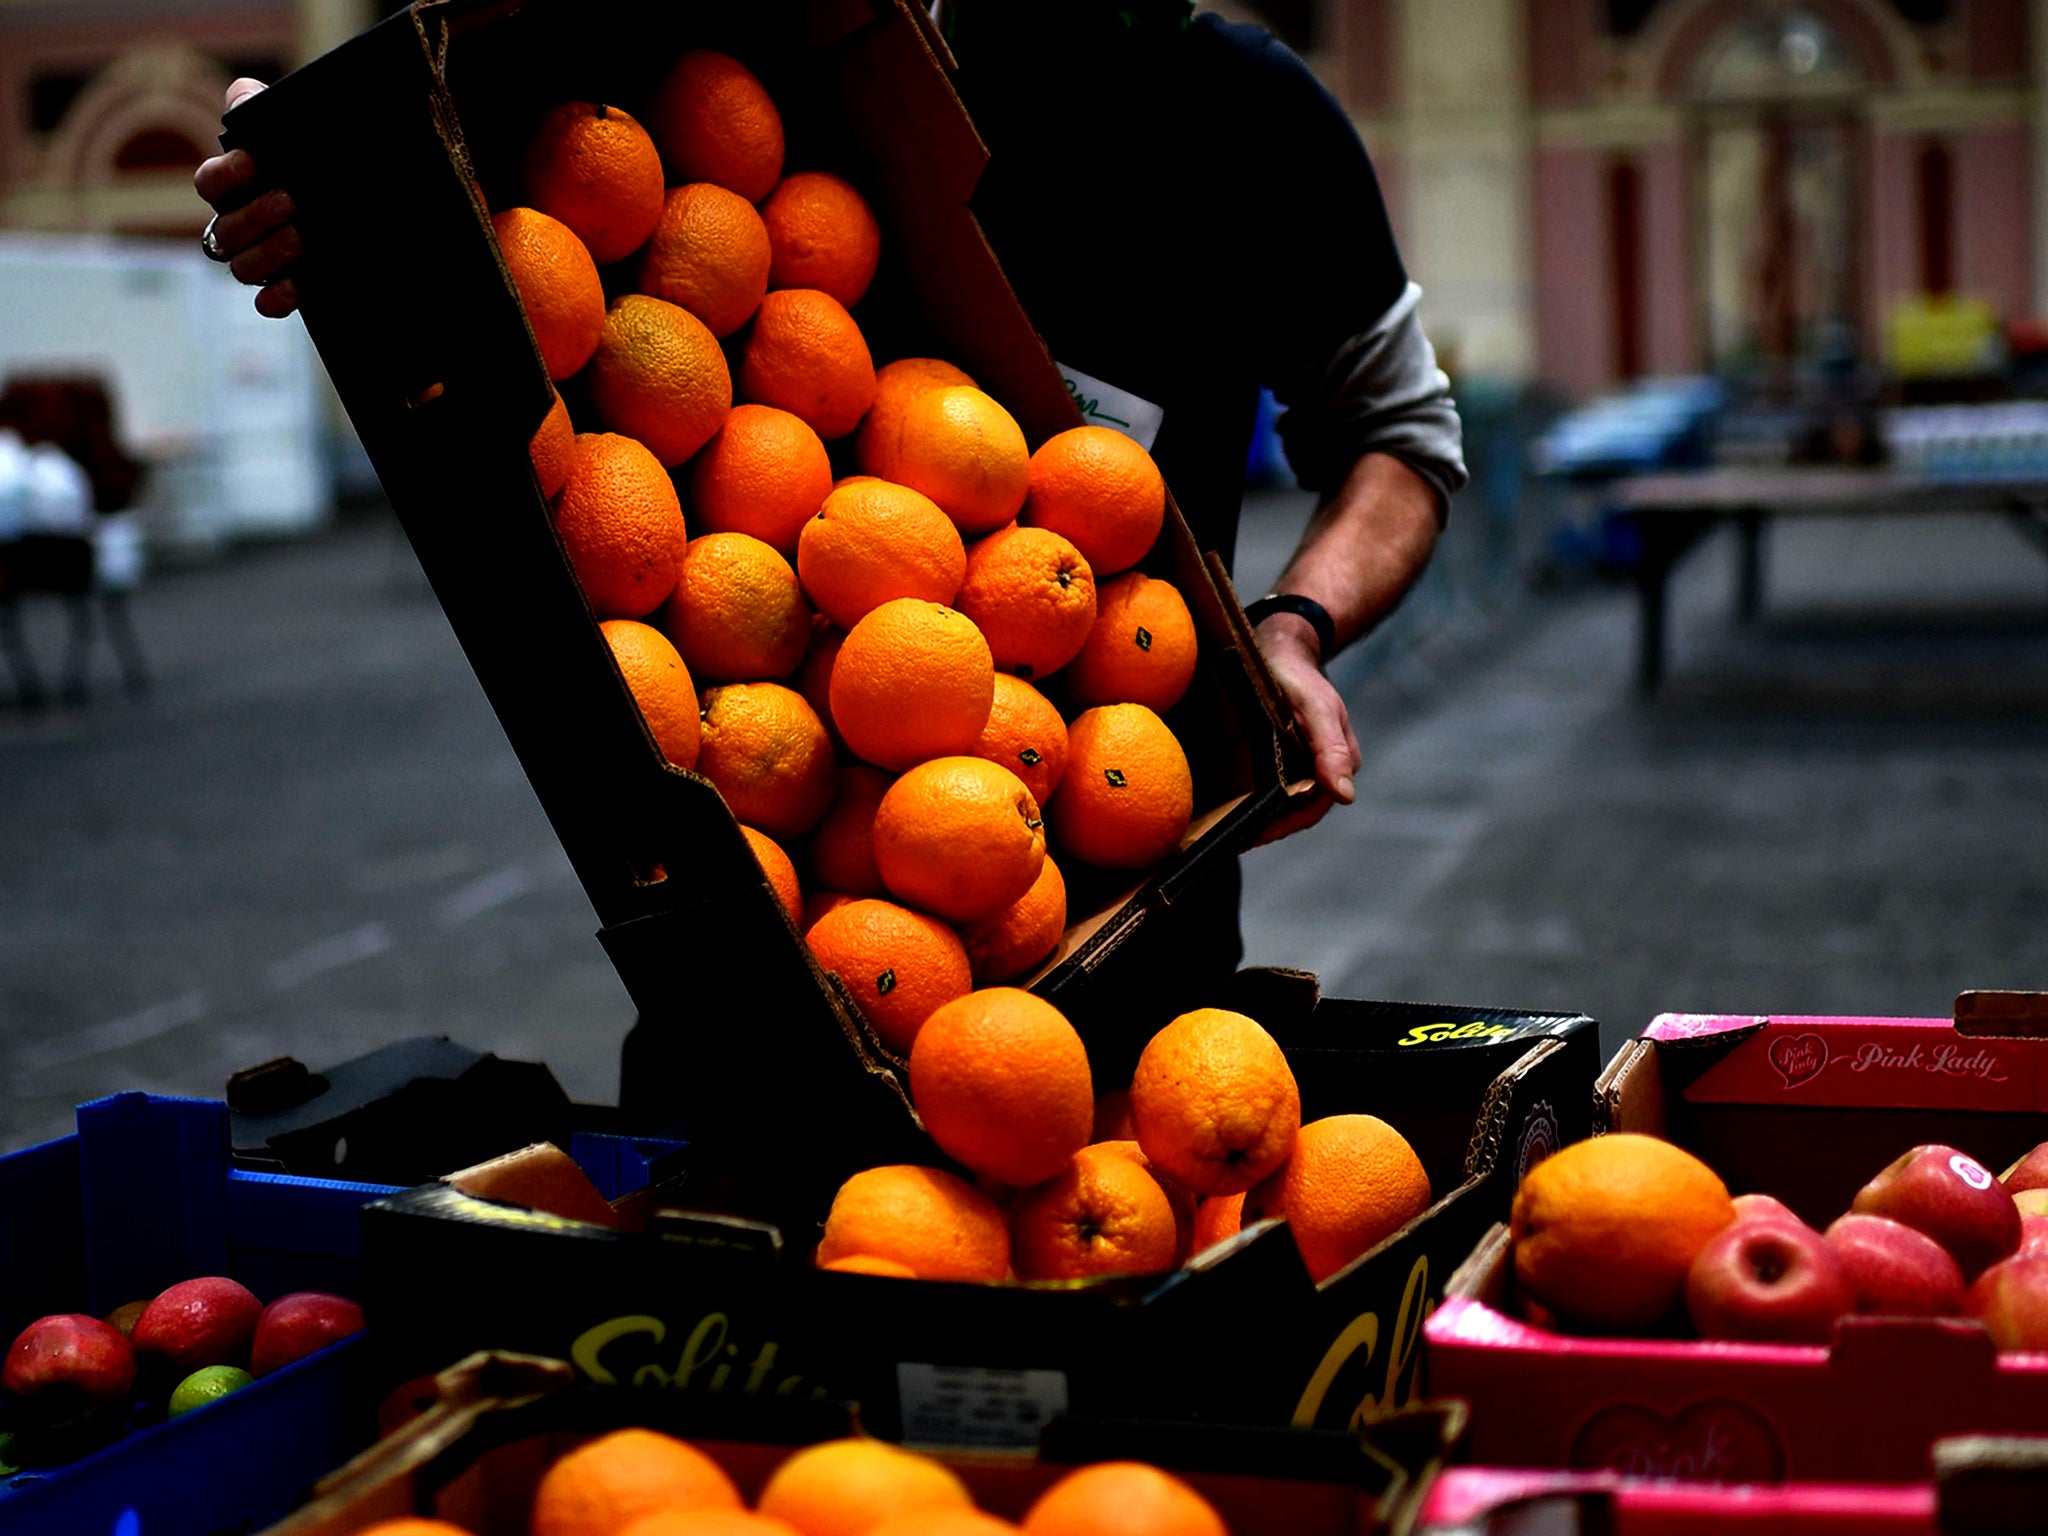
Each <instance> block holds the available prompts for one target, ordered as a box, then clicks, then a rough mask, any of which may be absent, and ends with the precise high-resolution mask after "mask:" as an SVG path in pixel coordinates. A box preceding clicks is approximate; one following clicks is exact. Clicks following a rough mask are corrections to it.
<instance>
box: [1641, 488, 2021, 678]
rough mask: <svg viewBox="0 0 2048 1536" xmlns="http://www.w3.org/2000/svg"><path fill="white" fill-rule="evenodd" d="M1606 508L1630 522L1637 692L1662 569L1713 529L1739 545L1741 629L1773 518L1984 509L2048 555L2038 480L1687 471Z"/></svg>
mask: <svg viewBox="0 0 2048 1536" xmlns="http://www.w3.org/2000/svg"><path fill="white" fill-rule="evenodd" d="M1608 508H1609V512H1610V515H1612V516H1614V517H1617V518H1620V519H1623V520H1625V521H1626V522H1628V523H1629V524H1630V525H1631V526H1633V528H1634V529H1635V531H1636V534H1637V537H1638V539H1639V540H1640V544H1641V555H1640V558H1639V559H1638V560H1637V562H1636V590H1637V596H1638V599H1639V613H1640V616H1641V626H1640V631H1639V636H1638V641H1637V649H1636V683H1637V686H1638V687H1639V688H1640V689H1641V690H1642V692H1643V693H1645V694H1653V693H1655V692H1656V691H1657V687H1658V685H1659V684H1660V683H1661V682H1662V681H1663V679H1664V655H1665V628H1666V616H1665V614H1666V590H1667V588H1668V586H1669V584H1670V579H1671V572H1672V570H1673V569H1674V568H1675V567H1676V566H1677V565H1678V563H1679V561H1681V560H1682V559H1684V557H1685V556H1686V554H1687V553H1688V552H1690V551H1691V550H1692V549H1694V548H1695V547H1696V546H1697V545H1698V544H1699V543H1700V541H1701V540H1702V539H1704V538H1705V537H1706V536H1707V535H1708V534H1709V533H1711V532H1712V531H1713V530H1714V528H1715V526H1716V525H1717V524H1719V523H1724V522H1726V523H1733V524H1734V525H1735V528H1736V531H1737V534H1738V537H1739V538H1740V540H1741V547H1740V561H1739V564H1738V566H1737V578H1736V588H1735V612H1736V619H1737V622H1739V623H1744V624H1747V623H1752V622H1754V620H1755V619H1756V616H1757V614H1758V612H1759V611H1760V610H1761V609H1762V607H1763V542H1764V530H1765V527H1766V525H1768V524H1769V522H1770V521H1771V520H1772V519H1773V518H1779V517H1878V516H1883V515H1885V514H1887V513H1901V512H1907V513H1928V512H1969V513H1978V514H1982V513H1986V512H1989V513H1995V514H1998V515H2001V516H2005V517H2008V518H2010V519H2012V521H2013V522H2014V524H2015V526H2017V527H2018V528H2019V529H2020V530H2021V531H2022V532H2023V533H2025V534H2026V536H2027V537H2028V538H2029V539H2030V540H2031V541H2032V542H2033V543H2034V544H2035V545H2037V546H2038V547H2039V548H2040V549H2041V551H2042V553H2043V555H2044V556H2048V480H2031V479H2030V480H1998V481H1989V480H1933V479H1926V478H1923V477H1919V476H1914V475H1908V474H1901V473H1898V472H1896V471H1892V470H1887V469H1848V468H1832V467H1818V466H1816V467H1804V466H1801V467H1789V466H1788V467H1784V468H1776V467H1765V468H1730V469H1709V470H1691V471H1679V472H1673V473H1668V474H1649V475H1634V476H1630V477H1628V478H1626V479H1622V480H1618V481H1616V482H1615V483H1614V485H1613V486H1612V488H1611V490H1610V492H1609V498H1608Z"/></svg>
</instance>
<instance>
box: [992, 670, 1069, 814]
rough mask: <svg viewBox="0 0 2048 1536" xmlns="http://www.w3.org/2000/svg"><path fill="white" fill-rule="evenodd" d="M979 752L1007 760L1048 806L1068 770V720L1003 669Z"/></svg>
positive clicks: (995, 760) (1033, 795)
mask: <svg viewBox="0 0 2048 1536" xmlns="http://www.w3.org/2000/svg"><path fill="white" fill-rule="evenodd" d="M974 755H975V756H976V757H985V758H987V759H988V760H989V761H990V762H992V763H1001V764H1002V765H1003V766H1004V767H1005V768H1007V769H1009V770H1010V772H1012V773H1014V774H1016V775H1017V777H1018V778H1020V779H1022V780H1023V781H1024V787H1025V788H1026V789H1028V790H1030V791H1031V798H1032V799H1034V800H1036V801H1037V802H1038V803H1039V804H1040V805H1041V806H1042V805H1045V804H1047V803H1048V802H1049V801H1050V800H1051V799H1052V792H1053V791H1054V790H1056V789H1058V788H1059V787H1060V778H1061V776H1062V775H1064V774H1065V773H1066V771H1067V722H1066V721H1064V720H1062V719H1061V718H1060V712H1059V711H1058V710H1057V709H1055V708H1053V705H1052V701H1051V700H1050V699H1048V698H1047V697H1046V696H1045V695H1044V694H1042V693H1040V692H1039V691H1038V690H1037V689H1036V688H1034V687H1032V686H1031V685H1030V684H1029V683H1027V682H1025V681H1024V679H1023V678H1021V677H1012V676H1010V674H1009V673H1007V672H998V673H997V674H996V680H995V697H994V698H993V699H992V700H991V701H990V703H989V710H988V724H986V725H984V726H983V727H982V728H981V735H980V737H979V738H977V739H976V741H975V743H974Z"/></svg>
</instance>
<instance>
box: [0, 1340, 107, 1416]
mask: <svg viewBox="0 0 2048 1536" xmlns="http://www.w3.org/2000/svg"><path fill="white" fill-rule="evenodd" d="M134 1390H135V1350H134V1348H133V1347H132V1346H131V1345H130V1344H129V1342H128V1341H127V1340H126V1339H125V1338H123V1337H122V1336H121V1330H120V1329H118V1328H115V1327H112V1326H110V1325H109V1324H106V1323H103V1322H101V1321H100V1320H99V1319H98V1318H96V1317H86V1316H83V1315H81V1314H79V1313H76V1312H64V1313H59V1314H57V1315H56V1316H53V1317H40V1318H37V1319H36V1320H35V1321H34V1322H32V1323H30V1324H29V1325H28V1326H27V1327H26V1328H24V1329H22V1330H21V1332H20V1333H19V1334H18V1335H17V1336H16V1337H15V1340H14V1343H13V1345H12V1346H11V1347H10V1348H9V1349H8V1351H7V1362H6V1364H5V1365H4V1366H0V1391H4V1392H5V1393H6V1394H7V1399H8V1401H9V1402H10V1403H11V1404H12V1405H13V1406H14V1408H15V1409H16V1410H17V1411H18V1412H20V1413H21V1414H22V1415H23V1416H24V1417H25V1418H26V1419H27V1420H28V1421H30V1422H33V1423H37V1424H40V1425H42V1426H43V1427H45V1428H50V1429H58V1428H63V1427H66V1426H69V1425H72V1424H76V1423H78V1422H79V1421H80V1420H82V1419H84V1418H86V1417H88V1416H89V1415H91V1414H92V1413H94V1412H96V1411H97V1410H99V1409H102V1408H109V1407H114V1406H118V1405H121V1404H125V1403H126V1402H127V1401H128V1398H129V1394H130V1393H132V1392H133V1391H134Z"/></svg>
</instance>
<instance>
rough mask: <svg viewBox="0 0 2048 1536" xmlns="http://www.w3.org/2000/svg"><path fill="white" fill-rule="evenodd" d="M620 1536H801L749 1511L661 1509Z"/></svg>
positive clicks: (793, 1527) (792, 1529)
mask: <svg viewBox="0 0 2048 1536" xmlns="http://www.w3.org/2000/svg"><path fill="white" fill-rule="evenodd" d="M618 1536H798V1532H797V1529H796V1527H795V1526H793V1525H788V1524H786V1523H785V1522H783V1521H781V1520H774V1519H770V1518H769V1517H768V1516H767V1515H757V1514H755V1513H754V1512H753V1511H752V1510H748V1509H661V1510H656V1511H655V1512H654V1513H653V1514H650V1515H642V1516H641V1517H640V1518H639V1519H637V1520H634V1521H633V1522H631V1523H630V1524H628V1525H625V1526H622V1527H621V1528H620V1529H619V1532H618Z"/></svg>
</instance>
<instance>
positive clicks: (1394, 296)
mask: <svg viewBox="0 0 2048 1536" xmlns="http://www.w3.org/2000/svg"><path fill="white" fill-rule="evenodd" d="M1194 30H1195V31H1196V32H1197V33H1198V34H1199V33H1200V32H1203V31H1207V32H1209V33H1210V34H1212V37H1213V39H1214V42H1213V44H1212V46H1216V47H1219V48H1221V49H1224V50H1227V51H1228V52H1229V53H1231V54H1234V55H1236V57H1235V59H1234V60H1232V65H1233V67H1232V68H1231V71H1230V74H1231V78H1233V79H1234V80H1235V81H1237V82H1239V90H1240V91H1241V92H1242V99H1241V101H1240V102H1238V103H1233V104H1232V105H1233V106H1234V107H1236V110H1235V111H1233V112H1232V113H1231V116H1232V117H1233V118H1234V119H1235V121H1236V122H1237V124H1238V125H1239V130H1238V131H1239V133H1240V135H1241V137H1242V139H1243V141H1244V142H1243V143H1242V144H1241V145H1240V146H1238V150H1239V155H1238V157H1237V164H1236V165H1235V166H1234V167H1233V171H1232V175H1231V177H1230V179H1231V180H1232V181H1234V182H1235V183H1236V185H1234V186H1219V187H1217V189H1216V190H1217V192H1218V194H1219V195H1220V196H1222V197H1225V198H1229V199H1232V200H1234V201H1237V202H1239V203H1240V208H1239V215H1240V228H1241V230H1242V231H1243V238H1244V239H1245V240H1247V241H1249V242H1251V248H1249V249H1248V250H1247V251H1246V252H1245V254H1244V256H1243V257H1242V258H1241V259H1243V260H1245V261H1246V262H1247V264H1248V271H1249V272H1253V273H1258V274H1260V277H1259V288H1260V290H1261V291H1260V292H1258V293H1257V294H1256V295H1255V296H1254V298H1255V302H1254V305H1253V307H1254V309H1255V311H1256V312H1257V314H1258V315H1259V316H1260V319H1261V334H1259V335H1257V336H1255V337H1253V338H1252V348H1253V354H1252V355H1253V361H1254V363H1255V365H1256V366H1257V368H1258V372H1259V375H1260V379H1259V381H1260V382H1261V383H1262V384H1265V385H1266V386H1268V387H1269V388H1271V389H1273V390H1275V391H1276V392H1277V393H1281V394H1283V395H1285V394H1287V393H1291V392H1292V388H1293V387H1294V386H1296V385H1297V384H1298V382H1299V381H1300V380H1302V379H1304V378H1306V377H1308V376H1310V375H1313V374H1316V373H1318V372H1320V371H1321V370H1322V369H1323V368H1325V367H1326V366H1327V365H1328V364H1329V362H1330V360H1331V358H1333V357H1334V356H1335V355H1336V353H1337V352H1338V350H1339V349H1340V348H1341V347H1342V346H1343V345H1344V343H1345V342H1347V341H1349V340H1350V339H1351V338H1352V337H1354V336H1357V335H1359V334H1360V333H1362V332H1364V331H1366V330H1367V329H1369V328H1370V327H1371V326H1372V324H1373V322H1374V321H1376V320H1377V319H1379V318H1380V316H1382V315H1384V314H1385V313H1386V312H1387V311H1388V310H1389V309H1391V308H1392V307H1393V306H1394V304H1395V303H1396V301H1398V300H1399V299H1400V298H1401V296H1402V294H1403V292H1404V291H1405V290H1406V288H1407V285H1408V274H1407V271H1406V269H1405V268H1404V267H1403V266H1402V263H1401V256H1400V252H1399V251H1398V250H1397V249H1396V248H1395V245H1394V231H1393V226H1392V225H1391V224H1390V223H1389V221H1388V218H1387V208H1386V203H1385V200H1384V199H1383V198H1382V197H1381V194H1380V184H1379V178H1378V176H1377V175H1375V174H1374V172H1373V168H1372V161H1371V159H1370V158H1369V157H1368V156H1367V154H1366V150H1365V144H1364V142H1363V141H1362V140H1361V139H1360V138H1359V136H1358V130H1357V129H1356V128H1355V127H1354V126H1353V125H1352V122H1351V119H1350V117H1349V116H1348V115H1347V114H1346V113H1345V111H1344V109H1343V107H1342V106H1340V105H1339V104H1338V102H1337V100H1336V98H1335V97H1333V96H1332V95H1331V94H1330V93H1329V92H1328V91H1327V90H1325V89H1324V88H1323V85H1322V82H1321V81H1319V80H1317V79H1316V77H1315V75H1314V74H1313V73H1311V71H1310V70H1309V68H1308V66H1307V65H1306V64H1304V63H1303V62H1302V61H1301V59H1300V58H1299V57H1298V56H1296V55H1295V54H1294V53H1293V52H1292V51H1291V50H1290V49H1289V48H1287V47H1286V45H1284V44H1283V43H1281V42H1280V41H1279V40H1278V39H1277V38H1275V37H1273V36H1272V34H1270V33H1268V32H1266V31H1264V30H1263V29H1261V28H1259V27H1253V26H1245V25H1240V24H1232V23H1227V22H1220V21H1218V20H1216V19H1215V18H1214V17H1213V16H1210V15H1203V16H1201V17H1199V18H1198V19H1197V20H1196V22H1195V24H1194Z"/></svg>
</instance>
